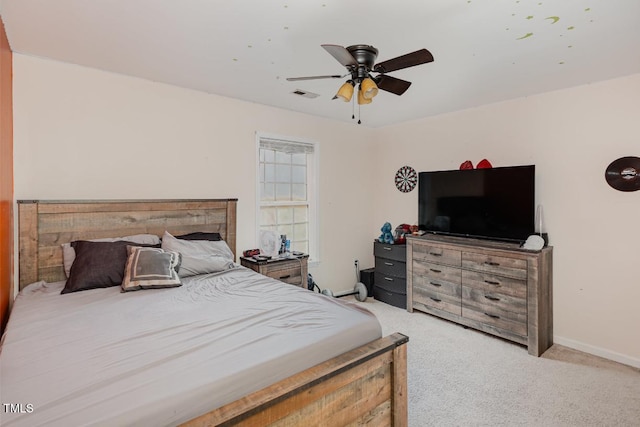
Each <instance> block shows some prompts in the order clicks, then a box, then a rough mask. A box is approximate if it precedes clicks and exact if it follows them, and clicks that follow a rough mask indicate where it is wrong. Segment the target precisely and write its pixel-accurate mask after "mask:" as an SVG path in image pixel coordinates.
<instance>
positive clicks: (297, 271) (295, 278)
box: [240, 254, 309, 289]
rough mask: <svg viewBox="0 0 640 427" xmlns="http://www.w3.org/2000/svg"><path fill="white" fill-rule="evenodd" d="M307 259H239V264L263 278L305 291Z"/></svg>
mask: <svg viewBox="0 0 640 427" xmlns="http://www.w3.org/2000/svg"><path fill="white" fill-rule="evenodd" d="M308 259H309V255H307V254H304V255H300V256H296V257H291V258H272V259H270V260H267V261H258V260H256V259H254V258H251V257H249V258H247V257H240V264H241V265H242V266H244V267H247V268H250V269H252V270H253V271H256V272H258V273H260V274H263V275H265V276H268V277H273V278H274V279H277V280H280V281H282V282H285V283H289V284H291V285H296V286H300V287H301V288H305V289H307V271H308V269H307V260H308Z"/></svg>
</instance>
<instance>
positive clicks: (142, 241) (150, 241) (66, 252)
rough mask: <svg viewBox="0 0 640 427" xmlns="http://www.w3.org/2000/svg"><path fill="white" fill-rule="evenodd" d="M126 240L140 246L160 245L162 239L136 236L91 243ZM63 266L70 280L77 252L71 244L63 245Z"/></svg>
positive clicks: (104, 239)
mask: <svg viewBox="0 0 640 427" xmlns="http://www.w3.org/2000/svg"><path fill="white" fill-rule="evenodd" d="M118 240H124V241H127V242H133V243H137V244H139V245H158V244H160V238H159V237H158V236H156V235H155V234H134V235H132V236H125V237H104V238H102V239H91V240H89V241H90V242H116V241H118ZM61 246H62V264H63V265H64V274H65V275H66V276H67V279H68V278H69V274H70V273H71V266H72V265H73V261H74V260H75V259H76V250H75V249H73V248H72V247H71V243H63V244H62V245H61Z"/></svg>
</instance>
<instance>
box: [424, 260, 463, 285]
mask: <svg viewBox="0 0 640 427" xmlns="http://www.w3.org/2000/svg"><path fill="white" fill-rule="evenodd" d="M421 277H422V278H424V279H425V280H428V281H429V282H436V283H440V284H444V283H445V282H447V283H452V284H454V285H460V283H461V280H462V279H461V271H460V268H456V267H450V266H447V265H440V264H434V263H432V262H426V261H422V260H414V261H413V280H414V281H415V280H416V279H418V280H419V279H420V278H421Z"/></svg>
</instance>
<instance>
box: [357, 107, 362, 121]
mask: <svg viewBox="0 0 640 427" xmlns="http://www.w3.org/2000/svg"><path fill="white" fill-rule="evenodd" d="M360 108H361V106H360V104H358V124H362V121H360Z"/></svg>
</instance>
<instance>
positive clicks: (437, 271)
mask: <svg viewBox="0 0 640 427" xmlns="http://www.w3.org/2000/svg"><path fill="white" fill-rule="evenodd" d="M429 270H431V271H433V272H434V273H442V270H436V269H435V268H430V269H429Z"/></svg>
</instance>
